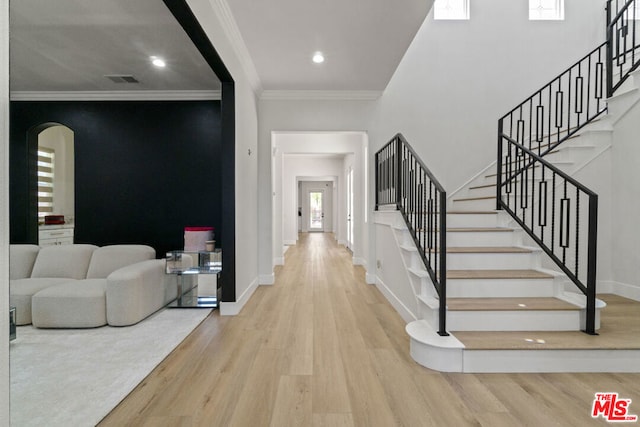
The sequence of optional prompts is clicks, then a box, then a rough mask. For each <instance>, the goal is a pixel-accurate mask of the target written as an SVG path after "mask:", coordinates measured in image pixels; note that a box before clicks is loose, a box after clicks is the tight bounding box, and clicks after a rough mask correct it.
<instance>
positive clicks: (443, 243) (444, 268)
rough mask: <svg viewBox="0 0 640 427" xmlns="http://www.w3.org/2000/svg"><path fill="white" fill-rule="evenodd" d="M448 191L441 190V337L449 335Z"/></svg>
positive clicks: (439, 332) (439, 333)
mask: <svg viewBox="0 0 640 427" xmlns="http://www.w3.org/2000/svg"><path fill="white" fill-rule="evenodd" d="M446 206H447V193H446V192H445V191H441V192H440V213H439V215H440V295H439V296H440V307H439V313H438V314H439V331H438V335H440V336H441V337H446V336H449V333H448V332H447V209H446Z"/></svg>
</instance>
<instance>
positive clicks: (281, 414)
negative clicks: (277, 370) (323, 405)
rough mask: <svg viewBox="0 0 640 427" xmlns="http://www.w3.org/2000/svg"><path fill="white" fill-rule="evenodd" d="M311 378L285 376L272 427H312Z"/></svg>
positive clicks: (279, 391)
mask: <svg viewBox="0 0 640 427" xmlns="http://www.w3.org/2000/svg"><path fill="white" fill-rule="evenodd" d="M311 408H312V400H311V377H310V376H301V375H283V376H281V377H280V382H279V384H278V393H277V396H276V401H275V403H274V407H273V415H272V416H271V423H270V425H271V426H272V427H281V426H308V425H311V423H312V419H313V414H312V412H311Z"/></svg>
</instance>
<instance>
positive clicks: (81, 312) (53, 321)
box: [31, 279, 107, 328]
mask: <svg viewBox="0 0 640 427" xmlns="http://www.w3.org/2000/svg"><path fill="white" fill-rule="evenodd" d="M106 286H107V280H106V279H83V280H75V281H73V282H67V283H62V284H60V285H55V286H51V287H49V288H47V289H44V290H42V291H40V292H38V293H36V294H35V295H34V296H33V298H32V301H31V321H32V323H33V326H35V327H38V328H95V327H98V326H104V325H106V324H107V302H106Z"/></svg>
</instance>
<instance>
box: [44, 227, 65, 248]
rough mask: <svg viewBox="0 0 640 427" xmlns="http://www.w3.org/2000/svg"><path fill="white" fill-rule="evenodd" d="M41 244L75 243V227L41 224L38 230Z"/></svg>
mask: <svg viewBox="0 0 640 427" xmlns="http://www.w3.org/2000/svg"><path fill="white" fill-rule="evenodd" d="M38 244H39V245H40V246H52V245H71V244H73V227H69V226H66V227H61V226H51V225H49V226H41V227H40V229H39V232H38Z"/></svg>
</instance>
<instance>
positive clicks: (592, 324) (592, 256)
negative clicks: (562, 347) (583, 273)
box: [585, 194, 598, 335]
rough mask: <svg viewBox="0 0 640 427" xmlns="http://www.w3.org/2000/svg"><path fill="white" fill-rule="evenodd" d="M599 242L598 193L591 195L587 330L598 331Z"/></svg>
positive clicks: (591, 333)
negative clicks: (597, 274) (597, 279)
mask: <svg viewBox="0 0 640 427" xmlns="http://www.w3.org/2000/svg"><path fill="white" fill-rule="evenodd" d="M597 243H598V195H597V194H590V195H589V249H588V252H587V318H586V324H585V332H586V333H588V334H590V335H598V334H597V333H596V262H597V246H598V245H597Z"/></svg>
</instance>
